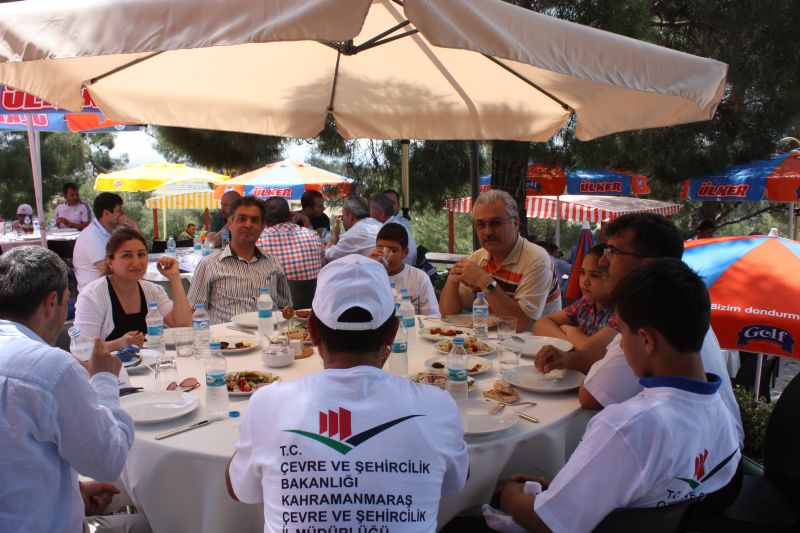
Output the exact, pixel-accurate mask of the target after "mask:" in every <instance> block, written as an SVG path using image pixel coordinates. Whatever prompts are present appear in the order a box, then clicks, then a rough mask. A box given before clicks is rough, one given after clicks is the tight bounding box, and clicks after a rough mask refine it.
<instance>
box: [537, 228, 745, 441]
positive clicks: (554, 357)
mask: <svg viewBox="0 0 800 533" xmlns="http://www.w3.org/2000/svg"><path fill="white" fill-rule="evenodd" d="M605 233H606V236H607V237H608V248H606V251H605V253H604V255H603V257H602V258H601V259H600V261H599V263H600V266H602V267H606V268H608V285H607V288H608V289H609V290H611V291H613V290H614V288H615V287H616V286H617V284H619V283H620V281H622V280H623V279H624V278H625V277H626V276H627V275H628V274H629V273H631V272H632V271H634V270H635V269H637V268H639V267H640V266H642V265H645V264H647V263H649V262H651V261H652V260H653V259H656V258H662V257H672V258H676V259H680V258H681V257H682V256H683V238H682V237H681V232H680V230H679V229H678V228H677V227H676V226H675V224H673V223H672V222H671V221H670V220H669V219H668V218H666V217H663V216H661V215H656V214H653V213H631V214H628V215H623V216H621V217H619V218H618V219H616V220H614V221H612V222H610V223H609V224H608V225H606V227H605ZM620 340H621V335H617V336H616V337H615V338H614V339H613V340H612V341H611V343H610V344H609V345H608V347H607V348H606V352H605V355H604V354H602V353H589V352H577V351H573V352H563V351H561V350H557V349H556V348H554V347H552V346H546V347H544V348H542V349H541V350H540V351H539V353H538V354H537V356H536V366H537V367H538V368H539V369H540V370H542V371H543V372H549V371H550V370H555V369H562V368H571V369H575V370H579V371H581V372H584V373H587V372H588V374H587V376H586V379H585V380H584V382H583V385H582V386H581V389H580V393H579V399H580V402H581V406H582V407H584V408H586V409H602V408H603V407H606V406H608V405H611V404H617V403H622V402H624V401H625V400H627V399H628V398H632V397H633V396H635V395H636V394H638V393H639V392H640V391H641V390H642V386H641V385H640V384H639V380H638V379H637V378H636V376H635V375H634V373H633V370H632V369H631V367H630V365H628V363H627V361H626V360H625V356H624V354H623V352H622V347H621V346H620ZM700 355H701V358H702V360H703V367H704V368H705V370H706V372H710V373H712V374H716V375H718V376H727V375H728V370H727V367H726V366H725V359H724V357H723V356H722V351H721V350H720V346H719V342H718V341H717V337H716V335H714V331H713V330H712V329H711V328H708V332H707V333H706V336H705V339H704V341H703V347H702V349H701V351H700ZM719 392H720V394H721V395H722V400H723V403H725V405H726V406H727V408H728V410H729V411H730V413H731V416H732V418H733V419H734V421H735V423H736V427H737V431H738V435H739V442H740V443H741V442H743V440H744V433H743V431H742V423H741V418H740V416H739V406H738V404H737V403H736V399H735V398H734V396H733V390H732V388H731V383H730V380H729V379H723V380H722V386H721V387H720V389H719Z"/></svg>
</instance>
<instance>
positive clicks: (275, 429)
mask: <svg viewBox="0 0 800 533" xmlns="http://www.w3.org/2000/svg"><path fill="white" fill-rule="evenodd" d="M468 462H469V458H468V455H467V447H466V444H465V443H464V438H463V429H462V425H461V421H460V418H459V415H458V410H457V408H456V405H455V403H454V402H453V400H452V399H451V398H450V396H449V395H448V394H447V393H446V392H444V391H442V390H439V389H437V388H435V387H431V386H429V385H417V384H414V383H411V382H410V381H409V380H408V379H406V378H400V377H396V376H391V375H389V374H387V373H386V372H384V371H383V370H381V369H378V368H374V367H370V366H357V367H354V368H349V369H328V370H324V371H322V372H318V373H316V374H312V375H309V376H306V377H304V378H302V379H297V380H293V381H287V382H282V383H275V384H272V385H270V386H268V387H264V388H262V389H260V390H258V391H257V392H256V393H255V394H254V395H253V396H252V398H251V399H250V403H249V405H248V407H247V411H246V412H245V414H244V417H243V419H242V423H241V426H240V428H239V442H238V443H237V444H236V454H235V455H234V457H233V460H232V461H231V464H230V475H231V484H232V486H233V489H234V492H235V493H236V495H237V497H238V498H239V499H240V500H241V501H243V502H245V503H258V502H262V501H263V502H264V519H265V525H264V531H274V532H278V531H286V532H287V533H289V532H292V533H294V532H296V531H297V530H298V529H303V528H308V527H309V526H313V527H326V526H337V527H340V528H347V527H350V528H352V530H353V531H356V530H357V529H358V528H359V527H360V526H362V525H363V526H365V527H366V529H367V530H369V529H370V528H371V527H375V528H377V529H380V528H381V527H384V528H385V529H383V530H381V531H387V529H386V528H388V531H389V532H392V531H404V532H414V531H433V530H435V528H436V519H437V511H438V505H439V500H440V497H441V496H442V495H453V494H457V493H459V492H461V490H462V489H463V487H464V483H465V481H466V476H467V469H468Z"/></svg>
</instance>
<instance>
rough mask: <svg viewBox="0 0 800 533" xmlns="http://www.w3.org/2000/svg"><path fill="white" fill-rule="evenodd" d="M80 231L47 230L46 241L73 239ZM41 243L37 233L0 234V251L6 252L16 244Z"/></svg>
mask: <svg viewBox="0 0 800 533" xmlns="http://www.w3.org/2000/svg"><path fill="white" fill-rule="evenodd" d="M78 235H80V232H79V231H77V230H75V231H65V230H61V231H55V232H50V231H48V232H47V240H48V241H74V240H76V239H77V238H78ZM39 244H41V238H40V236H39V235H38V234H33V233H27V234H25V235H20V236H17V235H16V233H14V234H9V235H2V236H0V252H7V251H9V250H11V249H12V248H16V247H17V246H30V245H39Z"/></svg>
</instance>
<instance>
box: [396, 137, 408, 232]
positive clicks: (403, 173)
mask: <svg viewBox="0 0 800 533" xmlns="http://www.w3.org/2000/svg"><path fill="white" fill-rule="evenodd" d="M408 145H409V141H408V140H403V141H400V149H401V151H402V162H401V163H400V180H401V186H402V188H403V216H404V217H406V218H408V194H409V187H408ZM395 214H397V213H395Z"/></svg>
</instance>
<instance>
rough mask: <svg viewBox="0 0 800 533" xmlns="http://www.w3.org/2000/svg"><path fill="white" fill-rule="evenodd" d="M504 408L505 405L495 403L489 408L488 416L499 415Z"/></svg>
mask: <svg viewBox="0 0 800 533" xmlns="http://www.w3.org/2000/svg"><path fill="white" fill-rule="evenodd" d="M505 408H506V404H504V403H501V402H497V403H495V404H494V405H493V406H491V407H490V408H489V414H490V415H496V414H498V413H500V411H502V410H503V409H505Z"/></svg>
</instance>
